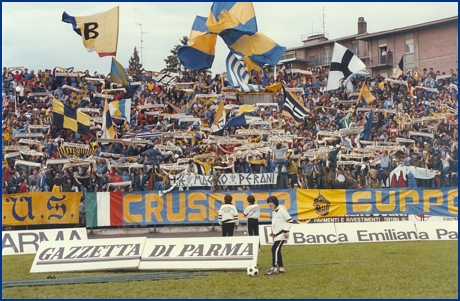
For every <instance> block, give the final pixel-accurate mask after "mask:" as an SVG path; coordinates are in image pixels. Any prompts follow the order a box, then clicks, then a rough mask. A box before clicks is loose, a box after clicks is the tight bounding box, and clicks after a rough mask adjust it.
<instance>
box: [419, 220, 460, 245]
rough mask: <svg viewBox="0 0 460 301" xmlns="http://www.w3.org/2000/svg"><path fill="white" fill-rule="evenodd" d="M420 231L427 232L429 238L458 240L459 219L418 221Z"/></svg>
mask: <svg viewBox="0 0 460 301" xmlns="http://www.w3.org/2000/svg"><path fill="white" fill-rule="evenodd" d="M415 227H416V228H417V231H418V232H419V233H426V236H427V240H458V221H455V222H432V223H424V222H417V223H415Z"/></svg>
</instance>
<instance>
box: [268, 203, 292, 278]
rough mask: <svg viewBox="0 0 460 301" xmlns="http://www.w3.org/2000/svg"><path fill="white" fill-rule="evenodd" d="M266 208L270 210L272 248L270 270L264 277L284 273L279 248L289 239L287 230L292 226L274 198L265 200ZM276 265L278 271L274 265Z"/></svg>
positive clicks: (289, 219) (289, 217) (282, 208)
mask: <svg viewBox="0 0 460 301" xmlns="http://www.w3.org/2000/svg"><path fill="white" fill-rule="evenodd" d="M267 203H268V206H269V207H270V208H271V209H272V233H270V236H271V237H273V241H274V244H273V246H272V268H271V269H270V270H269V271H268V272H266V273H265V275H273V274H278V273H284V265H283V257H282V256H281V247H282V246H283V244H284V243H285V242H286V241H287V240H288V238H289V229H290V228H291V226H292V217H291V215H290V214H289V213H288V211H287V209H286V208H285V207H284V206H280V204H279V200H278V198H277V197H276V196H270V197H268V199H267ZM277 264H278V270H277V269H276V265H277Z"/></svg>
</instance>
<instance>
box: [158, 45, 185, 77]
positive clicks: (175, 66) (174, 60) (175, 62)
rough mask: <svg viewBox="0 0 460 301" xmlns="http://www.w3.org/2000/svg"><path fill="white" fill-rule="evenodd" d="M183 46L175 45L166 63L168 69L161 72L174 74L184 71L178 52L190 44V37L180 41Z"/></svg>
mask: <svg viewBox="0 0 460 301" xmlns="http://www.w3.org/2000/svg"><path fill="white" fill-rule="evenodd" d="M180 42H181V44H180V45H177V44H176V45H174V48H173V49H171V51H170V52H171V55H169V56H168V57H167V58H166V59H165V60H164V61H165V63H166V67H165V68H163V70H161V71H162V72H173V73H177V72H180V71H182V65H181V64H180V62H179V58H178V57H177V51H178V50H179V47H181V46H185V45H187V43H188V37H187V36H183V37H182V39H180Z"/></svg>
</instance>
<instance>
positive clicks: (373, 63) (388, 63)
mask: <svg viewBox="0 0 460 301" xmlns="http://www.w3.org/2000/svg"><path fill="white" fill-rule="evenodd" d="M367 67H368V68H371V69H372V68H389V67H393V56H381V55H379V56H375V57H371V58H369V61H368V64H367Z"/></svg>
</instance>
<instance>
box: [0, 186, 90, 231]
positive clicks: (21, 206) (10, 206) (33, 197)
mask: <svg viewBox="0 0 460 301" xmlns="http://www.w3.org/2000/svg"><path fill="white" fill-rule="evenodd" d="M81 196H82V193H81V192H26V193H17V194H7V195H3V196H2V225H3V226H25V225H46V224H48V225H54V224H77V223H78V214H79V210H78V209H79V205H80V199H81Z"/></svg>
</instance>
